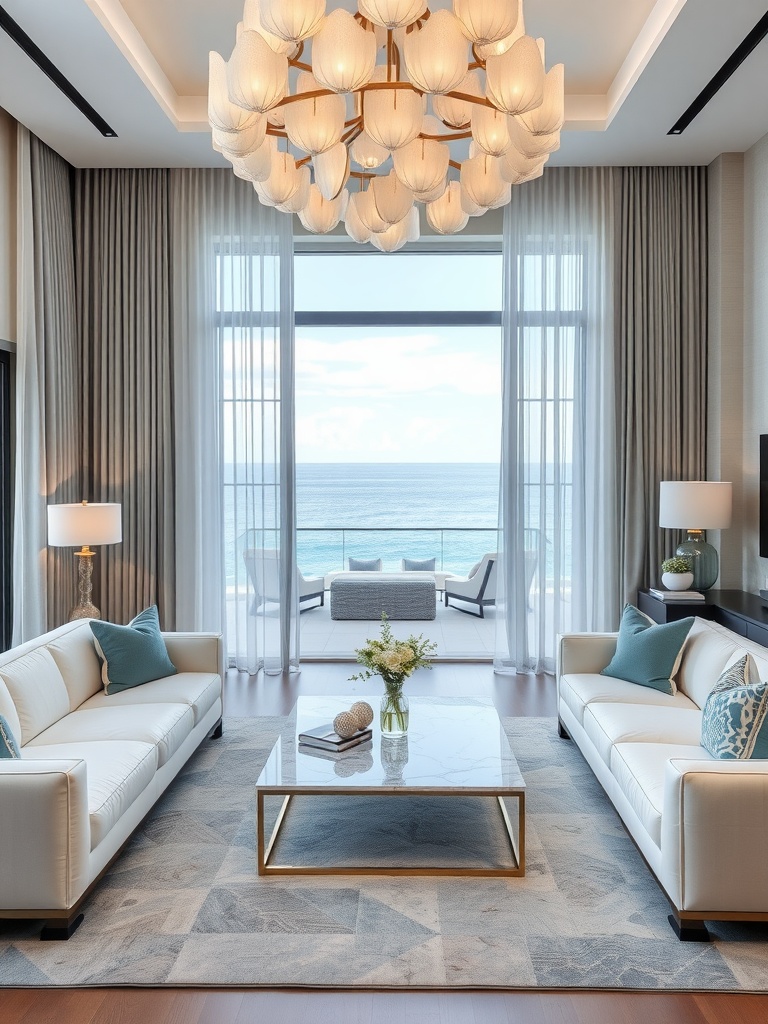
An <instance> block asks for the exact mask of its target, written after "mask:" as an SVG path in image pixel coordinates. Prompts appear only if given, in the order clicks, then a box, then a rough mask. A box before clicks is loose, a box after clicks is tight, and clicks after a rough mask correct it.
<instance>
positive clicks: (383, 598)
mask: <svg viewBox="0 0 768 1024" xmlns="http://www.w3.org/2000/svg"><path fill="white" fill-rule="evenodd" d="M356 575H357V574H355V573H353V574H351V575H349V576H340V577H337V578H336V579H334V580H332V581H331V618H332V619H380V618H381V613H382V612H386V613H387V617H388V618H390V619H434V617H435V609H436V592H435V580H434V576H432V575H431V574H429V573H424V574H422V573H415V572H409V573H382V574H380V575H377V574H374V573H360V578H359V579H358V578H356Z"/></svg>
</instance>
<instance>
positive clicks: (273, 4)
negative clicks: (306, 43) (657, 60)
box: [259, 0, 325, 42]
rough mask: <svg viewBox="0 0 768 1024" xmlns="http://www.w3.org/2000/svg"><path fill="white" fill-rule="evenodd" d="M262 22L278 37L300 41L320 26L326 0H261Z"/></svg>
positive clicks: (268, 30)
mask: <svg viewBox="0 0 768 1024" xmlns="http://www.w3.org/2000/svg"><path fill="white" fill-rule="evenodd" d="M259 13H260V16H261V24H262V26H263V27H264V28H265V29H266V30H267V32H271V33H272V35H275V36H277V37H278V39H284V40H286V41H294V42H298V41H299V40H300V39H307V38H308V37H309V36H311V35H313V34H314V33H315V32H317V30H318V29H319V28H320V25H321V23H322V20H323V17H324V15H325V0H261V3H260V12H259Z"/></svg>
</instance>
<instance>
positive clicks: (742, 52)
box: [667, 12, 768, 135]
mask: <svg viewBox="0 0 768 1024" xmlns="http://www.w3.org/2000/svg"><path fill="white" fill-rule="evenodd" d="M766 35H768V12H766V13H765V14H764V15H763V16H762V18H761V19H760V21H758V23H757V24H756V25H755V27H754V28H753V29H752V31H751V32H750V33H749V35H747V36H745V38H744V39H743V40H742V41H741V42H740V43H739V45H738V46H737V47H736V49H735V50H734V51H733V53H732V54H731V56H730V57H729V58H728V60H727V61H726V62H725V64H723V66H722V67H721V68H720V70H719V71H718V72H717V73H716V74H715V75H714V76H713V77H712V78H711V79H710V80H709V82H708V83H707V84H706V85H705V86H704V88H703V89H702V90H701V92H700V93H699V95H698V96H697V97H696V99H695V100H694V101H693V103H692V104H691V105H690V107H688V109H687V110H686V111H685V113H684V114H683V115H682V117H680V118H679V119H678V120H677V121H676V122H675V123H674V124H673V125H672V127H671V128H670V129H669V131H668V132H667V135H682V133H683V132H684V131H685V129H686V128H687V127H688V125H689V124H690V123H691V121H693V119H694V118H695V117H697V116H698V115H699V114H700V113H701V112H702V110H703V109H704V107H706V105H707V104H708V103H709V102H710V100H711V99H712V97H713V96H714V95H715V94H716V93H717V92H719V90H720V89H722V87H723V86H724V85H725V83H726V82H727V81H728V79H729V78H730V77H731V75H732V74H733V73H734V71H736V69H737V68H739V67H740V66H741V65H742V64H743V63H744V61H745V60H746V59H747V57H748V56H749V55H750V53H752V51H753V50H754V48H755V47H756V46H757V45H758V43H760V42H762V40H763V39H764V38H765V37H766Z"/></svg>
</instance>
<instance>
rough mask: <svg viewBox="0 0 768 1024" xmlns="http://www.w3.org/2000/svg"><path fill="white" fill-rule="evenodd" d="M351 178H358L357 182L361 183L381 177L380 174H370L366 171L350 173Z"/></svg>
mask: <svg viewBox="0 0 768 1024" xmlns="http://www.w3.org/2000/svg"><path fill="white" fill-rule="evenodd" d="M349 176H350V178H357V180H358V181H360V182H363V181H370V180H371V178H378V177H380V175H378V174H368V173H367V172H366V171H350V172H349Z"/></svg>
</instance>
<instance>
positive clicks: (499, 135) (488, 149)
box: [472, 103, 512, 156]
mask: <svg viewBox="0 0 768 1024" xmlns="http://www.w3.org/2000/svg"><path fill="white" fill-rule="evenodd" d="M508 123H509V117H508V115H507V114H503V113H502V112H501V111H500V110H497V109H496V107H486V106H483V105H482V104H480V103H476V104H474V105H473V107H472V138H473V139H474V140H475V142H476V143H477V144H478V146H479V147H480V149H482V150H483V152H484V153H487V154H488V155H489V156H502V155H503V154H504V153H506V151H507V150H508V149H509V147H510V146H511V145H512V140H511V139H510V137H509V128H508V127H507V125H508Z"/></svg>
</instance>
